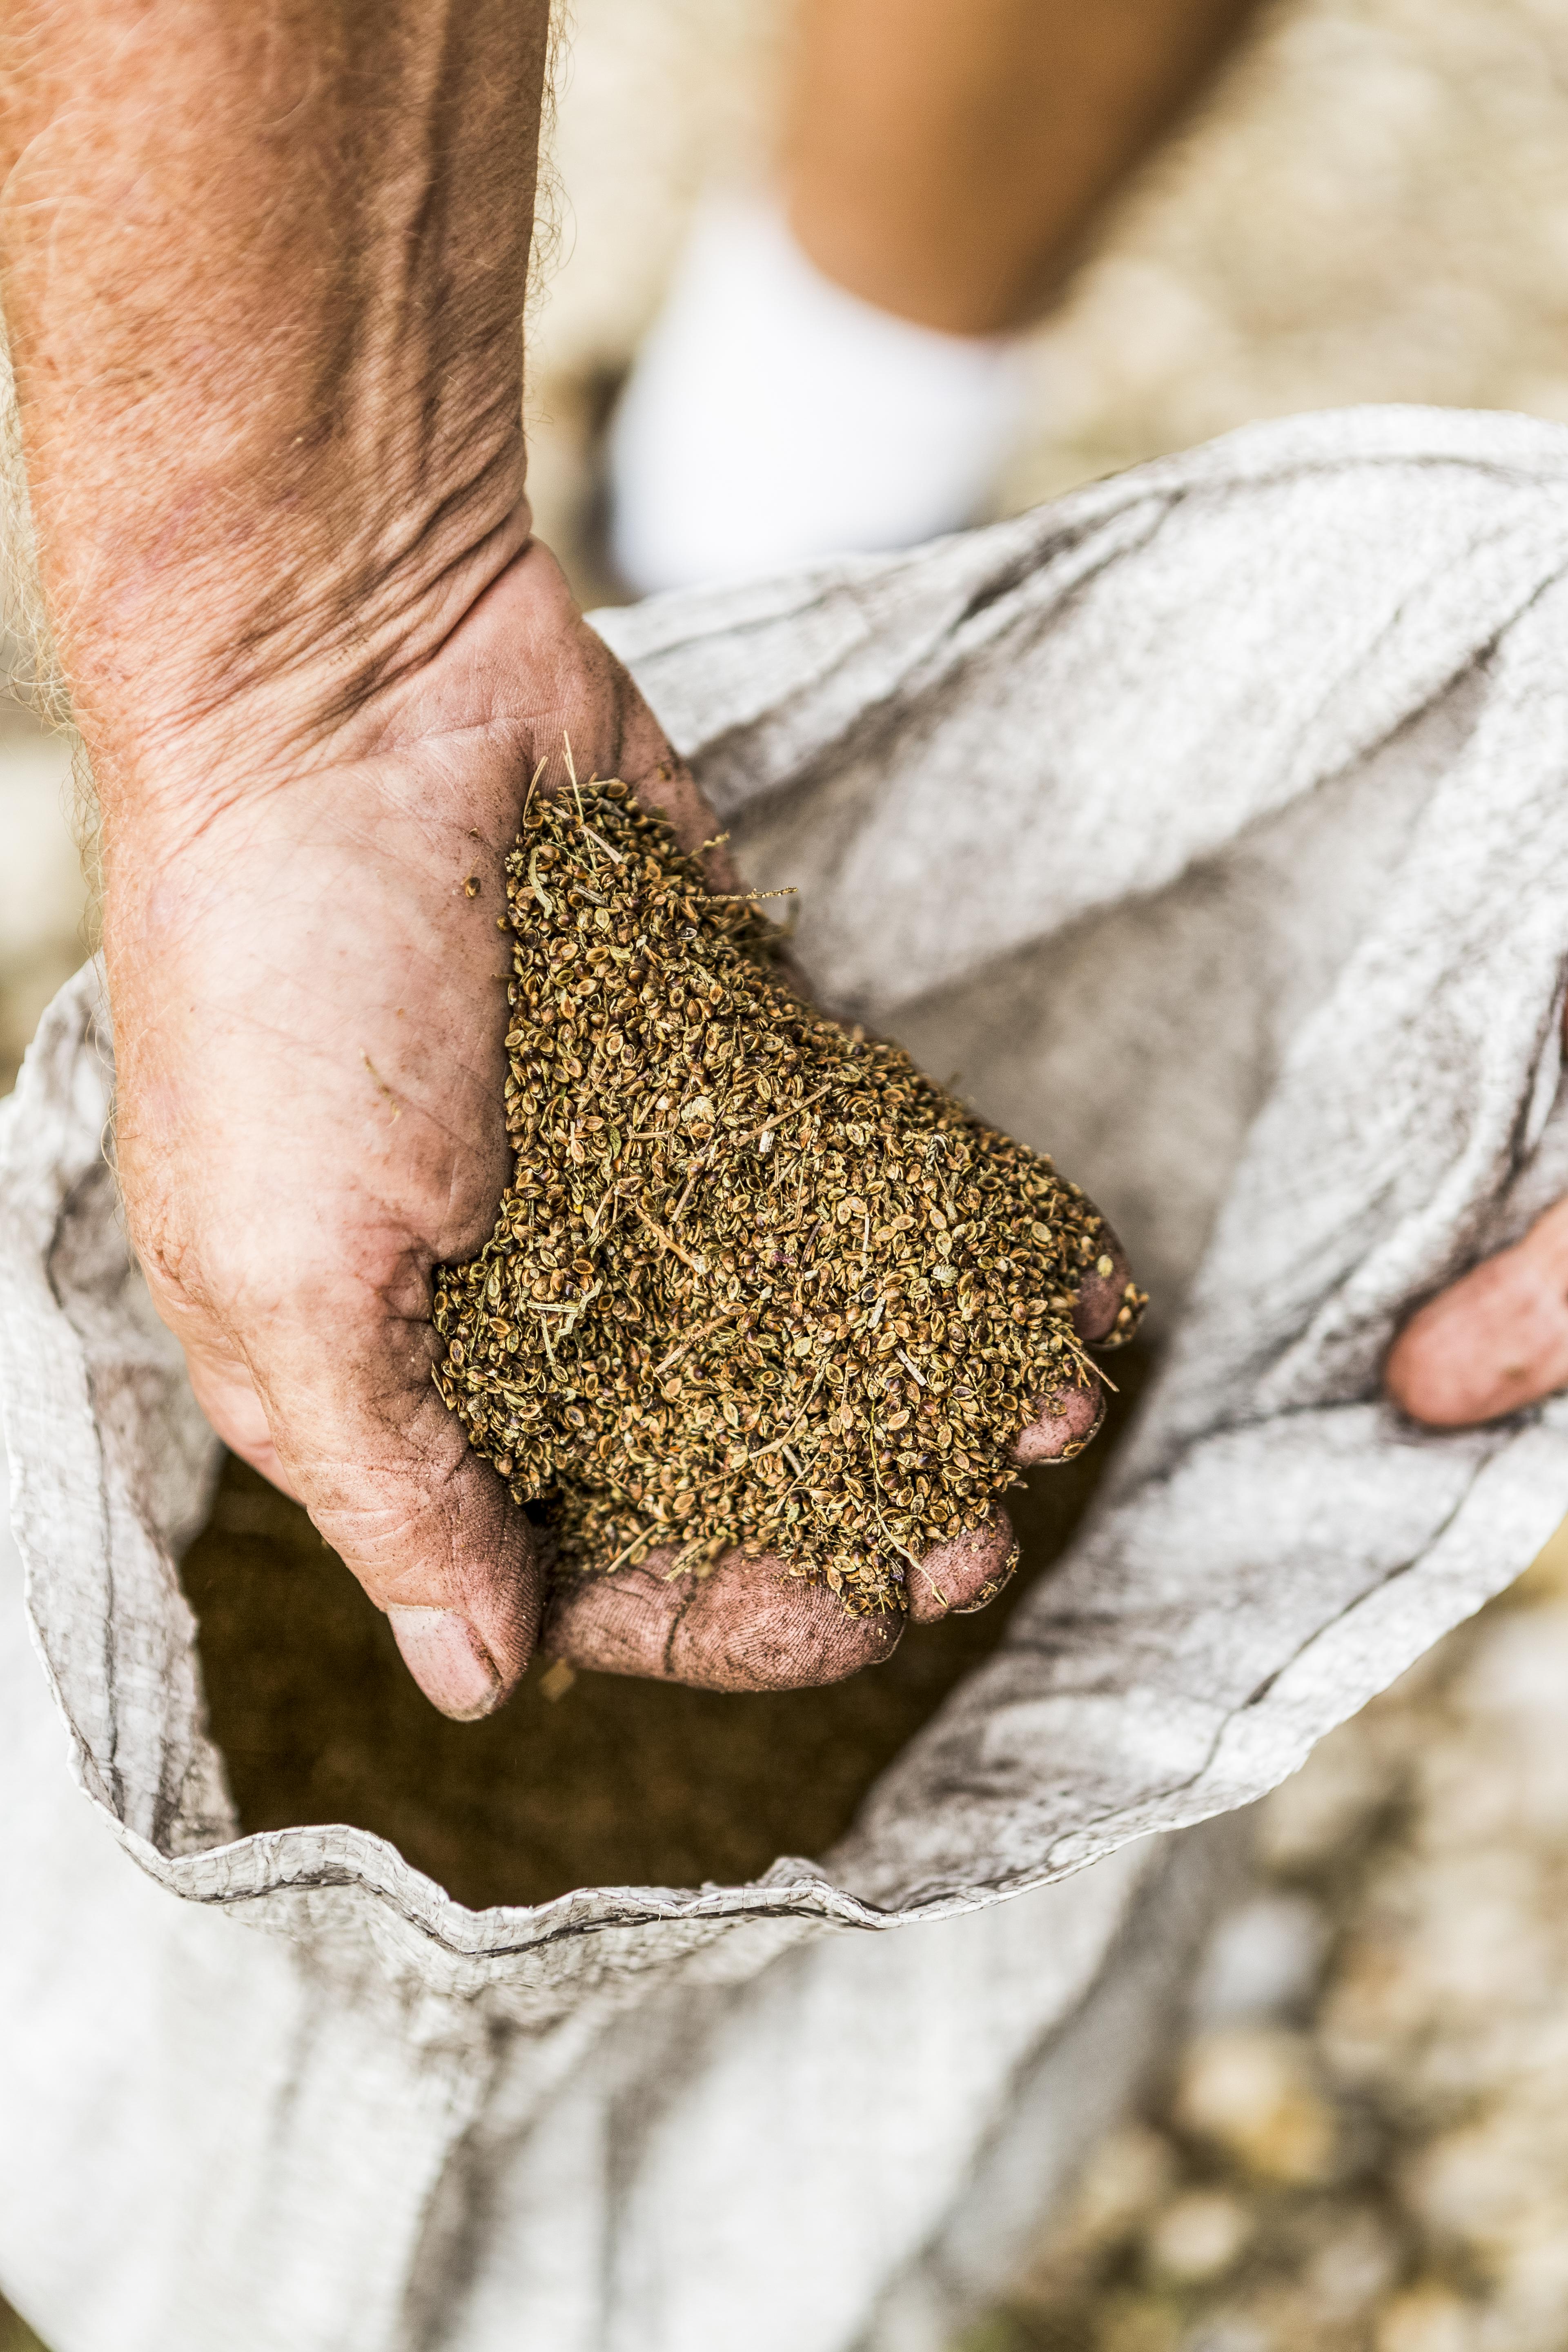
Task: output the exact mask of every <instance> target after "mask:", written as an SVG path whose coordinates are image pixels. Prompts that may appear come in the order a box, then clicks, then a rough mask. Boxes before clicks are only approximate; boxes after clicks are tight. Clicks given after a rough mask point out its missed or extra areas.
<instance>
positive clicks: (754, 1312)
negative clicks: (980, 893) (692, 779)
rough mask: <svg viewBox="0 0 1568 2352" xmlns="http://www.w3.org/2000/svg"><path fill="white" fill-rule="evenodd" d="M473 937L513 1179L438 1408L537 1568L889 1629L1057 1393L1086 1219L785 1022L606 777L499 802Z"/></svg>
mask: <svg viewBox="0 0 1568 2352" xmlns="http://www.w3.org/2000/svg"><path fill="white" fill-rule="evenodd" d="M506 921H507V923H508V925H509V926H510V931H511V933H512V938H513V977H512V979H511V981H510V984H509V987H508V998H509V1002H510V1006H511V1019H510V1027H509V1029H508V1033H507V1040H506V1044H507V1053H508V1055H509V1059H510V1068H509V1073H508V1076H507V1080H506V1118H507V1129H508V1134H509V1136H510V1141H511V1145H512V1149H513V1151H514V1153H515V1171H516V1172H515V1174H514V1175H513V1178H512V1181H511V1183H510V1186H509V1187H508V1189H507V1192H506V1194H505V1197H504V1199H503V1200H502V1202H501V1206H500V1214H499V1216H498V1218H497V1221H496V1225H495V1230H494V1232H493V1233H492V1234H491V1235H490V1237H489V1241H488V1242H486V1244H485V1245H484V1247H483V1248H482V1249H481V1250H480V1251H479V1253H478V1255H476V1256H474V1257H472V1258H470V1259H469V1260H468V1262H467V1263H466V1264H464V1265H449V1266H443V1267H441V1268H439V1269H438V1270H437V1282H436V1294H435V1307H434V1320H435V1325H436V1328H437V1332H438V1334H439V1335H440V1337H441V1339H442V1340H443V1341H444V1343H445V1345H444V1348H443V1350H442V1354H441V1357H440V1360H439V1361H438V1363H437V1368H436V1372H435V1380H436V1385H437V1389H438V1391H440V1394H441V1396H442V1398H443V1400H444V1402H446V1403H447V1405H448V1406H449V1407H450V1408H451V1409H452V1411H453V1412H456V1413H457V1414H458V1417H459V1419H460V1420H461V1422H462V1423H463V1426H464V1429H465V1430H466V1432H467V1433H468V1440H469V1443H470V1444H472V1445H473V1446H474V1447H475V1449H476V1450H477V1451H478V1452H479V1454H482V1455H483V1456H484V1457H485V1459H486V1460H487V1461H489V1462H491V1463H493V1464H494V1465H495V1467H496V1469H497V1470H498V1471H499V1472H500V1475H501V1476H502V1477H503V1478H504V1479H505V1480H506V1481H507V1484H508V1486H510V1490H511V1493H512V1496H513V1497H514V1498H515V1499H516V1500H517V1501H518V1502H519V1503H538V1504H541V1505H542V1506H543V1513H542V1516H543V1517H544V1521H545V1524H546V1527H547V1528H548V1531H549V1535H550V1538H551V1541H552V1549H553V1565H554V1570H555V1572H556V1573H557V1574H563V1575H571V1576H578V1575H599V1574H609V1573H613V1572H614V1571H615V1570H617V1569H621V1568H625V1567H629V1566H633V1565H636V1564H637V1563H639V1562H641V1561H643V1560H646V1559H648V1558H649V1557H650V1556H651V1555H655V1554H658V1555H660V1556H661V1558H664V1557H668V1564H669V1568H670V1570H671V1572H673V1571H674V1570H677V1569H679V1570H696V1571H697V1572H699V1573H702V1572H705V1571H706V1570H710V1569H711V1568H712V1567H714V1566H715V1565H716V1564H717V1562H718V1561H719V1560H720V1559H721V1558H722V1557H723V1555H724V1554H725V1553H726V1552H729V1551H733V1550H740V1551H743V1552H745V1553H747V1554H750V1555H752V1556H753V1557H755V1556H759V1555H762V1554H768V1555H773V1556H776V1557H777V1558H778V1559H780V1561H781V1562H782V1563H783V1565H784V1569H785V1570H786V1571H787V1572H788V1573H789V1574H791V1575H794V1576H797V1577H803V1578H806V1579H809V1580H813V1581H816V1582H820V1583H824V1584H826V1585H827V1586H829V1587H830V1588H831V1589H832V1590H833V1591H835V1592H837V1594H838V1595H839V1596H840V1598H841V1600H842V1601H843V1603H844V1605H845V1607H846V1608H847V1609H848V1610H849V1611H851V1612H853V1613H855V1614H857V1615H865V1614H869V1613H872V1612H880V1611H885V1610H896V1609H901V1608H902V1607H903V1605H904V1591H905V1582H906V1579H907V1578H908V1577H909V1576H910V1574H911V1573H912V1571H913V1569H914V1565H915V1563H916V1562H917V1561H918V1560H920V1559H921V1557H922V1556H923V1555H924V1554H925V1553H926V1552H927V1551H929V1550H930V1549H931V1547H932V1546H933V1545H934V1544H937V1543H940V1542H942V1541H944V1540H947V1539H949V1538H953V1537H955V1536H958V1535H960V1534H962V1533H963V1532H965V1531H966V1530H971V1529H973V1528H978V1527H980V1526H981V1525H983V1524H984V1521H985V1520H986V1519H988V1518H989V1517H991V1515H992V1511H993V1507H994V1503H995V1501H996V1499H997V1497H998V1496H1000V1495H1001V1494H1002V1493H1003V1491H1004V1490H1005V1488H1006V1487H1007V1486H1011V1485H1014V1484H1016V1483H1017V1473H1016V1468H1015V1465H1014V1463H1013V1458H1012V1457H1013V1448H1014V1444H1015V1442H1016V1438H1017V1436H1018V1433H1019V1432H1020V1430H1021V1429H1022V1428H1023V1427H1024V1426H1025V1424H1026V1423H1027V1422H1029V1421H1031V1420H1033V1419H1034V1418H1035V1417H1036V1414H1037V1412H1038V1410H1039V1406H1040V1400H1041V1399H1042V1398H1044V1397H1047V1396H1049V1395H1050V1394H1052V1393H1053V1392H1054V1391H1059V1390H1061V1389H1063V1388H1064V1387H1068V1386H1072V1385H1078V1386H1087V1385H1089V1381H1090V1379H1091V1377H1092V1375H1091V1374H1090V1371H1089V1366H1088V1364H1087V1361H1086V1360H1085V1358H1084V1355H1083V1352H1082V1349H1081V1348H1080V1346H1079V1340H1078V1339H1077V1337H1076V1335H1075V1333H1074V1331H1073V1328H1072V1323H1071V1308H1072V1305H1073V1301H1074V1298H1075V1297H1076V1294H1077V1290H1078V1286H1079V1283H1080V1282H1081V1281H1082V1280H1083V1279H1084V1277H1085V1276H1087V1275H1089V1274H1090V1273H1091V1272H1093V1271H1095V1270H1096V1268H1097V1267H1098V1266H1102V1265H1104V1264H1105V1263H1106V1259H1105V1243H1104V1240H1103V1239H1102V1235H1103V1234H1104V1226H1103V1223H1102V1221H1101V1219H1100V1217H1099V1216H1098V1215H1097V1214H1096V1213H1095V1212H1094V1210H1093V1209H1092V1207H1091V1206H1090V1204H1089V1202H1087V1201H1086V1200H1085V1199H1084V1197H1083V1194H1082V1193H1081V1192H1079V1189H1078V1187H1077V1186H1076V1185H1074V1184H1069V1183H1068V1182H1066V1181H1064V1180H1063V1179H1062V1178H1060V1177H1058V1175H1057V1173H1056V1171H1055V1170H1054V1169H1053V1167H1052V1165H1051V1162H1050V1161H1049V1160H1047V1159H1043V1158H1041V1157H1039V1156H1038V1155H1037V1154H1036V1153H1034V1152H1032V1151H1029V1150H1026V1149H1025V1148H1024V1147H1023V1146H1022V1145H1020V1144H1017V1143H1015V1142H1013V1141H1011V1140H1010V1139H1008V1138H1007V1137H1006V1136H1004V1135H1000V1134H998V1133H996V1132H995V1131H994V1129H989V1128H987V1127H984V1125H982V1124H981V1122H980V1121H979V1120H977V1119H975V1118H973V1117H972V1116H971V1114H970V1113H969V1112H968V1110H966V1109H965V1108H964V1107H963V1105H962V1104H961V1103H959V1102H957V1101H955V1100H954V1099H953V1097H952V1096H950V1095H948V1094H946V1093H944V1092H943V1090H942V1088H941V1087H937V1086H934V1085H933V1084H932V1083H931V1080H930V1079H929V1078H927V1077H924V1076H921V1073H920V1072H919V1071H918V1070H917V1069H916V1068H915V1067H914V1066H913V1064H912V1063H911V1062H910V1059H909V1057H908V1055H905V1054H903V1053H902V1052H900V1049H899V1048H898V1047H897V1046H896V1045H889V1044H886V1043H884V1042H883V1041H882V1040H880V1039H878V1038H874V1037H868V1036H867V1035H866V1034H864V1032H863V1031H862V1030H860V1029H858V1028H854V1027H846V1026H843V1025H841V1024H838V1023H837V1022H835V1021H832V1020H829V1019H828V1018H826V1015H824V1014H822V1013H817V1012H815V1011H813V1009H812V1008H811V1007H810V1006H809V1005H807V1004H805V1003H802V1002H801V1000H800V998H799V997H798V996H797V995H796V994H795V992H794V991H793V990H792V989H791V987H790V986H789V984H788V982H787V981H786V980H785V979H784V977H783V975H782V974H781V972H780V971H779V970H778V968H777V948H778V941H779V940H780V937H781V935H780V933H779V932H778V930H777V929H775V927H774V926H773V924H772V923H771V922H770V921H769V920H768V919H767V918H766V917H765V916H764V915H763V912H762V911H761V908H759V906H758V905H757V904H756V903H755V902H754V901H752V900H751V899H749V898H720V897H714V896H712V895H710V892H709V889H708V886H707V883H706V880H705V878H704V874H703V869H702V866H701V863H700V859H699V858H697V857H692V856H686V855H685V854H683V852H682V851H681V850H680V849H679V847H678V846H677V844H676V842H675V839H674V836H673V835H672V834H671V832H670V829H669V827H668V824H666V823H665V821H664V820H663V819H662V818H661V817H658V816H657V815H655V814H651V813H649V812H648V811H647V810H645V809H642V808H639V807H638V806H637V803H635V802H634V801H633V799H632V798H631V795H630V793H629V792H628V791H627V789H626V786H625V785H624V784H622V783H619V782H595V783H593V784H590V785H585V786H584V787H582V789H581V791H580V792H573V793H564V794H561V795H558V796H553V797H551V798H548V799H544V798H535V799H534V800H533V801H532V802H531V804H530V807H529V809H528V811H527V814H526V816H525V819H524V824H523V830H522V833H521V836H520V838H519V840H518V843H517V845H516V847H515V848H514V849H513V850H512V852H511V853H510V856H509V858H508V860H507V914H506ZM1130 1297H1131V1304H1132V1315H1133V1316H1134V1317H1135V1314H1136V1310H1137V1307H1139V1306H1141V1304H1142V1301H1141V1299H1140V1298H1139V1297H1138V1296H1137V1294H1135V1293H1133V1294H1130ZM1130 1319H1131V1318H1128V1317H1126V1316H1124V1320H1130Z"/></svg>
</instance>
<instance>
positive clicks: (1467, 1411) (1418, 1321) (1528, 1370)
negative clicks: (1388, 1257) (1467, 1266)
mask: <svg viewBox="0 0 1568 2352" xmlns="http://www.w3.org/2000/svg"><path fill="white" fill-rule="evenodd" d="M1383 1377H1384V1388H1385V1390H1386V1391H1387V1393H1388V1395H1389V1396H1390V1397H1391V1398H1392V1400H1393V1402H1394V1403H1395V1404H1396V1405H1398V1406H1399V1407H1400V1409H1401V1411H1402V1412H1407V1413H1408V1414H1409V1415H1410V1417H1411V1419H1412V1420H1413V1421H1420V1422H1425V1423H1426V1424H1427V1426H1428V1427H1429V1428H1433V1429H1464V1428H1468V1427H1471V1426H1473V1425H1474V1424H1475V1423H1479V1422H1485V1421H1496V1420H1497V1419H1498V1418H1499V1416H1500V1415H1501V1414H1503V1413H1508V1412H1518V1411H1519V1410H1520V1408H1521V1406H1522V1405H1527V1404H1535V1403H1537V1402H1539V1400H1540V1399H1541V1398H1542V1397H1544V1396H1550V1395H1552V1392H1553V1391H1555V1390H1557V1389H1560V1388H1563V1387H1564V1386H1568V1201H1559V1202H1557V1203H1556V1205H1555V1206H1554V1207H1552V1208H1550V1209H1548V1210H1547V1211H1546V1213H1545V1214H1544V1215H1543V1216H1542V1217H1538V1218H1537V1220H1536V1222H1535V1223H1534V1224H1533V1225H1532V1226H1531V1229H1530V1231H1529V1233H1528V1234H1526V1235H1525V1237H1524V1239H1523V1240H1522V1241H1521V1242H1519V1243H1517V1244H1515V1245H1514V1247H1513V1248H1512V1249H1506V1250H1502V1251H1500V1252H1499V1254H1498V1255H1497V1256H1496V1257H1489V1258H1487V1259H1486V1260H1485V1261H1484V1262H1483V1263H1482V1264H1481V1265H1478V1266H1475V1267H1472V1269H1471V1271H1470V1272H1469V1273H1468V1274H1467V1275H1464V1276H1461V1277H1460V1279H1459V1280H1458V1282H1456V1283H1453V1284H1451V1285H1450V1286H1449V1287H1448V1288H1447V1290H1445V1291H1442V1292H1440V1293H1439V1295H1438V1296H1437V1297H1436V1298H1434V1299H1431V1300H1429V1301H1428V1303H1427V1304H1426V1306H1425V1307H1422V1308H1421V1309H1420V1310H1419V1311H1418V1313H1416V1314H1415V1315H1414V1316H1412V1318H1411V1319H1410V1321H1409V1322H1408V1323H1407V1324H1406V1325H1405V1328H1404V1330H1403V1331H1401V1333H1400V1334H1399V1337H1398V1338H1397V1339H1395V1341H1394V1345H1393V1347H1392V1348H1391V1349H1389V1352H1388V1360H1387V1362H1386V1364H1385V1365H1384V1376H1383Z"/></svg>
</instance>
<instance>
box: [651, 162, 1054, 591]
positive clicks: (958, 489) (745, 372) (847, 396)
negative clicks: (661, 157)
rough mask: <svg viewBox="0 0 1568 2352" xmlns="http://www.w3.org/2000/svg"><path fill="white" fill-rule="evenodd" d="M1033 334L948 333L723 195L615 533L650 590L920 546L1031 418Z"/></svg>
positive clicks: (665, 311) (665, 343)
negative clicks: (845, 276) (876, 301)
mask: <svg viewBox="0 0 1568 2352" xmlns="http://www.w3.org/2000/svg"><path fill="white" fill-rule="evenodd" d="M1025 391H1026V380H1025V373H1024V361H1023V356H1022V352H1021V348H1020V345H1019V343H1018V341H1017V339H1016V337H1012V336H1005V335H999V336H981V335H947V334H942V333H939V332H938V331H936V330H934V329H933V328H930V327H922V326H917V325H916V324H915V323H914V322H913V321H912V320H908V319H900V318H896V317H894V316H893V314H892V313H891V312H889V311H887V310H879V309H877V308H876V307H875V305H873V304H872V303H869V302H864V301H862V300H860V299H859V298H858V296H857V295H854V294H849V293H847V292H846V291H845V289H843V288H842V287H841V286H837V285H835V284H834V283H833V281H832V279H831V278H825V277H824V276H823V274H822V272H821V271H820V270H819V269H817V268H816V267H815V265H814V264H813V263H812V262H810V261H808V260H807V258H806V257H805V254H804V253H803V252H802V251H801V249H800V247H799V246H798V245H797V244H796V243H795V238H794V237H793V236H792V235H791V234H790V230H789V228H788V226H787V224H786V223H785V221H784V217H783V215H782V213H781V211H780V210H779V208H778V207H777V206H776V205H772V204H769V203H766V202H765V201H763V199H761V198H757V197H744V196H739V195H735V196H710V197H709V198H708V199H707V201H706V202H705V203H704V204H702V205H700V207H699V209H698V212H697V215H696V218H695V221H694V222H693V225H692V227H691V230H690V233H689V237H688V240H687V245H686V248H685V251H684V254H683V256H682V258H681V261H680V265H679V268H678V270H677V272H676V276H675V279H674V282H673V284H672V285H671V287H670V289H669V292H668V295H667V296H666V298H665V301H664V306H663V308H662V310H660V312H659V315H658V319H657V320H655V321H654V324H653V326H652V327H651V328H650V329H649V331H648V332H647V335H646V336H645V338H644V340H643V343H642V347H641V349H640V351H639V352H638V353H637V362H636V364H635V365H634V367H633V369H632V373H631V375H630V377H629V378H628V380H627V383H626V390H625V392H624V393H623V394H622V396H621V401H620V404H619V406H618V408H617V410H616V415H615V419H614V421H613V424H612V426H611V431H610V442H609V487H610V552H611V555H612V557H613V559H614V561H615V563H616V569H617V570H618V571H619V572H620V573H621V574H622V576H623V578H624V579H625V580H626V582H627V583H628V584H629V585H630V586H632V587H633V588H635V589H636V590H637V593H639V594H640V595H646V594H647V593H650V592H651V591H654V590H658V589H666V588H686V587H692V586H696V585H700V584H703V583H713V582H722V581H731V580H743V579H755V578H756V577H757V576H758V575H759V574H761V573H762V572H773V571H777V570H779V569H780V568H781V567H782V566H784V564H788V563H804V562H810V561H811V560H812V559H813V558H816V557H820V556H824V555H835V554H838V553H840V552H842V551H845V550H861V549H867V548H871V549H880V548H897V547H911V546H913V545H914V543H915V542H916V541H917V540H923V539H930V538H931V536H932V535H933V534H934V533H935V532H937V531H944V530H958V529H960V528H961V526H963V524H965V523H971V522H973V521H974V520H976V519H977V518H978V517H979V516H980V515H981V514H982V513H983V512H984V508H985V504H986V500H987V499H988V498H989V496H990V495H991V493H992V491H993V489H994V485H995V481H996V478H997V476H998V474H999V473H1000V471H1001V469H1002V467H1003V465H1004V463H1005V460H1006V459H1007V457H1010V456H1011V454H1012V451H1013V446H1014V444H1015V442H1016V438H1017V435H1018V431H1019V428H1020V425H1021V424H1022V420H1023V403H1024V397H1025Z"/></svg>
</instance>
